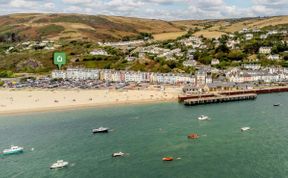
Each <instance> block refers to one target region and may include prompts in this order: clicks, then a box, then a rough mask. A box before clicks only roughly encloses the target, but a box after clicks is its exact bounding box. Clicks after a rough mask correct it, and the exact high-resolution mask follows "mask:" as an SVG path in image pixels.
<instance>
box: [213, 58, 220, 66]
mask: <svg viewBox="0 0 288 178" xmlns="http://www.w3.org/2000/svg"><path fill="white" fill-rule="evenodd" d="M218 64H220V61H219V59H212V61H211V65H218Z"/></svg>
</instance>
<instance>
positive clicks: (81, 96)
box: [0, 88, 181, 114]
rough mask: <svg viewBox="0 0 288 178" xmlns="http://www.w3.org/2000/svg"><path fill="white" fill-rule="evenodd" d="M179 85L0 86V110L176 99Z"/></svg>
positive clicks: (77, 106) (29, 109)
mask: <svg viewBox="0 0 288 178" xmlns="http://www.w3.org/2000/svg"><path fill="white" fill-rule="evenodd" d="M180 92H181V89H180V88H166V89H165V91H160V90H125V91H118V90H77V89H75V90H72V89H71V90H39V89H20V90H17V89H16V90H11V89H5V90H0V114H14V113H26V112H38V111H41V112H42V111H53V110H55V111H56V110H57V111H59V110H65V109H77V108H85V107H95V108H97V107H109V106H113V105H116V106H117V105H123V104H142V103H154V102H155V103H157V102H171V101H177V97H178V94H179V93H180Z"/></svg>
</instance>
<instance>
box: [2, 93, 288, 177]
mask: <svg viewBox="0 0 288 178" xmlns="http://www.w3.org/2000/svg"><path fill="white" fill-rule="evenodd" d="M274 103H281V104H282V105H281V106H280V107H273V104H274ZM287 105H288V93H281V94H271V95H259V96H258V98H257V100H255V101H243V102H233V103H223V104H212V105H202V106H194V107H185V106H183V105H181V104H178V103H165V104H152V105H137V106H121V107H114V108H105V109H85V110H78V111H65V112H55V113H35V114H29V115H23V116H18V115H14V116H1V117H0V150H3V149H5V148H7V147H9V146H10V145H12V144H14V145H19V146H23V147H24V148H25V151H24V153H23V154H18V155H12V156H4V157H2V158H0V177H1V178H5V177H7V178H11V177H14V178H16V177H19V178H34V177H35V178H42V177H49V178H50V177H61V178H62V177H69V178H74V177H75V178H78V177H79V178H90V177H91V178H94V177H97V178H104V177H105V178H110V177H111V178H112V177H115V178H142V177H143V178H154V177H155V178H162V177H163V178H164V177H165V178H168V177H169V178H170V177H171V178H178V177H179V178H182V177H183V178H193V177H195V178H226V177H227V178H238V177H239V178H249V177H251V178H258V177H259V178H266V177H267V178H268V177H269V178H270V177H273V178H274V177H275V178H283V177H288V154H287V151H288V130H287V128H288V117H287V116H288V109H287ZM201 114H205V115H208V116H210V117H211V118H212V120H211V121H198V120H197V117H198V116H199V115H201ZM100 126H104V127H109V128H112V129H113V131H111V132H110V133H108V134H102V135H101V134H99V135H92V134H91V129H93V128H96V127H100ZM245 126H249V127H251V128H253V129H252V130H251V131H249V132H242V133H241V132H240V128H241V127H245ZM189 133H198V134H199V135H200V138H199V139H198V140H188V139H187V135H188V134H189ZM31 148H34V151H32V150H31ZM118 151H122V152H125V153H129V155H128V156H126V157H121V158H112V157H111V154H112V153H113V152H118ZM164 156H172V157H174V158H177V157H180V158H181V159H180V160H177V159H175V160H174V161H172V162H163V161H162V160H161V159H162V157H164ZM59 159H64V160H66V161H69V163H70V165H69V167H68V168H66V169H62V170H50V169H49V166H50V165H51V164H52V163H53V162H55V161H56V160H59Z"/></svg>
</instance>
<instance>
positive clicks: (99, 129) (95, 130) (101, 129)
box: [92, 127, 109, 134]
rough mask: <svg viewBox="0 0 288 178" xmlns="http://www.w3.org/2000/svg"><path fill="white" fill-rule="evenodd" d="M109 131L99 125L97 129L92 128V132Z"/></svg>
mask: <svg viewBox="0 0 288 178" xmlns="http://www.w3.org/2000/svg"><path fill="white" fill-rule="evenodd" d="M108 131H109V129H108V128H105V127H99V128H98V129H93V130H92V132H93V133H94V134H95V133H107V132H108Z"/></svg>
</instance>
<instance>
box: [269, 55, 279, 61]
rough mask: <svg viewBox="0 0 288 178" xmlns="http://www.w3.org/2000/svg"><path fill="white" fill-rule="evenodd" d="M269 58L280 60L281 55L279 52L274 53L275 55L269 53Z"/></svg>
mask: <svg viewBox="0 0 288 178" xmlns="http://www.w3.org/2000/svg"><path fill="white" fill-rule="evenodd" d="M267 58H268V59H269V60H279V59H280V56H279V54H273V55H269V56H268V57H267Z"/></svg>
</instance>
